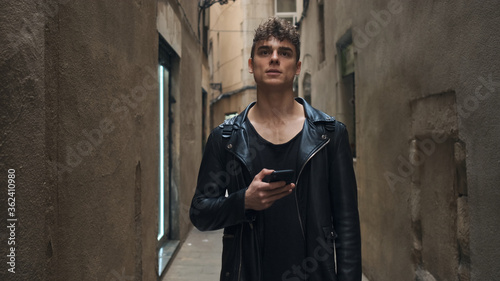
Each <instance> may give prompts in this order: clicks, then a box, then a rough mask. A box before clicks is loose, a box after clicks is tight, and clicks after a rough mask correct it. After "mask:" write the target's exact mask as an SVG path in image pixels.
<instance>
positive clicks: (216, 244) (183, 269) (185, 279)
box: [162, 228, 369, 281]
mask: <svg viewBox="0 0 500 281" xmlns="http://www.w3.org/2000/svg"><path fill="white" fill-rule="evenodd" d="M221 255H222V230H218V231H207V232H201V231H199V230H197V229H196V228H193V229H192V230H191V232H190V233H189V235H188V237H187V239H186V241H185V242H184V244H183V245H182V247H181V249H180V250H179V253H177V256H176V257H175V259H174V261H173V262H172V265H171V266H170V268H169V269H168V270H167V273H166V275H165V276H164V278H163V279H162V281H198V280H203V281H218V280H219V274H220V268H221ZM362 281H369V280H368V279H367V278H366V277H365V276H364V275H363V280H362Z"/></svg>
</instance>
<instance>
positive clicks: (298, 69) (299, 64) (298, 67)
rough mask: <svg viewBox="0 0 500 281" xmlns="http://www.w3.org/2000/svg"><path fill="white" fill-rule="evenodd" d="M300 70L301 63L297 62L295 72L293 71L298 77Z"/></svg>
mask: <svg viewBox="0 0 500 281" xmlns="http://www.w3.org/2000/svg"><path fill="white" fill-rule="evenodd" d="M301 68H302V62H301V61H298V62H297V70H296V71H295V75H299V74H300V69H301Z"/></svg>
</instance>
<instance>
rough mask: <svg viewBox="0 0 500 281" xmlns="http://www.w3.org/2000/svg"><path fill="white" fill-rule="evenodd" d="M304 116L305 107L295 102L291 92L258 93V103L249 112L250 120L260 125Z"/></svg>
mask: <svg viewBox="0 0 500 281" xmlns="http://www.w3.org/2000/svg"><path fill="white" fill-rule="evenodd" d="M303 116H304V111H303V107H302V106H301V105H300V104H299V103H297V102H296V101H295V98H294V95H293V91H291V90H290V91H289V92H284V93H283V92H281V93H276V92H266V93H262V92H259V91H257V103H256V104H255V105H254V106H253V108H252V109H251V110H250V112H249V118H250V119H251V120H252V121H256V122H259V123H261V122H265V123H267V122H271V123H280V121H282V120H290V119H295V118H300V117H303Z"/></svg>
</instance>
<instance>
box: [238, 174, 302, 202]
mask: <svg viewBox="0 0 500 281" xmlns="http://www.w3.org/2000/svg"><path fill="white" fill-rule="evenodd" d="M272 172H274V170H268V169H262V171H260V172H259V173H258V174H257V175H255V177H254V178H253V181H252V183H250V186H249V187H248V188H247V190H246V192H245V209H252V210H256V211H261V210H264V209H267V208H269V207H271V205H272V204H273V203H274V202H275V201H276V200H278V199H281V198H283V197H285V196H286V195H288V194H290V193H291V192H292V190H293V189H294V188H295V184H293V183H290V184H286V182H284V181H277V182H269V183H267V182H263V181H262V179H263V178H264V177H265V176H267V175H270V174H271V173H272Z"/></svg>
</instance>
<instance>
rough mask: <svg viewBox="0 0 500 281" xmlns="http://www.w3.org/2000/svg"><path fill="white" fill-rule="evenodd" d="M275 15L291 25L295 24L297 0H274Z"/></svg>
mask: <svg viewBox="0 0 500 281" xmlns="http://www.w3.org/2000/svg"><path fill="white" fill-rule="evenodd" d="M274 11H275V15H276V16H277V17H279V18H282V19H284V20H286V21H289V22H290V23H292V24H295V23H296V22H297V0H274Z"/></svg>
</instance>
